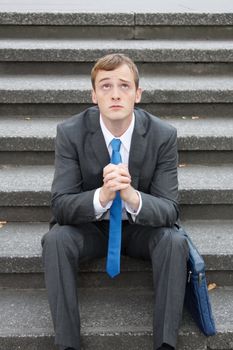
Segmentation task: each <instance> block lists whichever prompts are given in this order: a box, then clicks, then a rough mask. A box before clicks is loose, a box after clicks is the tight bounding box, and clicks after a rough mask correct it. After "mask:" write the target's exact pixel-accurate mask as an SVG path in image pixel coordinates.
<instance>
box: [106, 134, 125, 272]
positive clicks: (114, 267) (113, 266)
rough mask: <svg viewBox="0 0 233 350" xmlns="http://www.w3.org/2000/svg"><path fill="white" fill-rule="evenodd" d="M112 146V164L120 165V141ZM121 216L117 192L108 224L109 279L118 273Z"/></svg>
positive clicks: (112, 143)
mask: <svg viewBox="0 0 233 350" xmlns="http://www.w3.org/2000/svg"><path fill="white" fill-rule="evenodd" d="M111 146H112V157H111V163H112V164H119V163H121V154H120V147H121V140H119V139H113V140H112V141H111ZM121 215H122V204H121V197H120V194H119V192H117V194H116V197H115V199H114V200H113V202H112V205H111V208H110V222H109V239H108V256H107V268H106V269H107V273H108V274H109V276H110V277H115V276H116V275H118V274H119V273H120V256H121Z"/></svg>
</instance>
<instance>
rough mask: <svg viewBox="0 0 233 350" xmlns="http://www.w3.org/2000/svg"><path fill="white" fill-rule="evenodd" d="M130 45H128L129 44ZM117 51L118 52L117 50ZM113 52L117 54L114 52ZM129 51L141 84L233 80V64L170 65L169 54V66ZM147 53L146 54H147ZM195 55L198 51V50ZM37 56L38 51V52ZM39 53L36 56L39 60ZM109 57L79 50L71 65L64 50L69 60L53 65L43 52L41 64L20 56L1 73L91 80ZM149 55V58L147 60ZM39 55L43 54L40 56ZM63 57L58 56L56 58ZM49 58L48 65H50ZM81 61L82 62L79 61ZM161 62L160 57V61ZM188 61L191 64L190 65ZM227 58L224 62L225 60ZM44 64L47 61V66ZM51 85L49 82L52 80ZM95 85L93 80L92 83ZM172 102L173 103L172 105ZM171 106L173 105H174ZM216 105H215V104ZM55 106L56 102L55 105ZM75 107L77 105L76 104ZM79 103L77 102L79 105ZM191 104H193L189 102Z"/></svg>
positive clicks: (153, 54) (0, 69)
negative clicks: (164, 80) (150, 80)
mask: <svg viewBox="0 0 233 350" xmlns="http://www.w3.org/2000/svg"><path fill="white" fill-rule="evenodd" d="M126 45H127V44H126ZM2 51H3V53H5V52H6V49H4V50H2ZM114 51H115V50H114ZM114 51H113V52H114ZM127 51H129V52H128V54H129V56H132V59H133V60H134V61H135V62H136V64H137V67H138V70H139V75H140V77H141V80H142V79H143V75H149V76H152V77H154V76H161V77H162V78H163V77H164V76H165V77H167V78H169V77H173V76H177V75H178V76H179V78H181V77H187V76H188V78H190V79H192V77H197V76H199V77H200V78H202V77H203V76H206V77H207V78H210V81H211V78H213V77H222V76H226V78H229V77H232V71H233V62H228V61H227V62H224V61H223V62H222V63H221V61H220V62H219V63H218V62H214V61H213V62H212V61H211V63H208V62H206V63H205V62H204V63H202V62H198V61H197V62H196V61H194V62H192V61H190V59H188V57H187V58H186V57H184V59H185V62H182V61H179V59H178V61H174V62H172V61H171V62H169V59H171V57H172V56H171V52H170V51H168V56H167V58H168V62H166V57H161V60H160V59H158V60H157V61H156V59H157V58H156V57H157V53H156V52H155V51H153V50H150V51H148V53H147V51H146V50H145V49H144V48H143V49H142V50H141V52H139V53H138V51H134V50H132V52H131V54H130V50H125V49H124V50H123V52H124V53H125V54H127ZM145 51H146V53H145ZM194 51H195V50H194ZM36 52H37V50H36ZM36 52H35V53H34V54H33V55H34V56H35V58H36V57H38V56H37V55H36ZM107 53H109V49H108V50H106V51H104V50H103V51H100V50H98V51H97V52H95V51H94V50H93V49H91V48H90V50H88V51H87V53H85V51H83V52H82V50H81V49H80V50H79V54H77V52H75V53H74V55H75V57H71V62H69V54H68V52H66V50H64V55H65V59H61V62H59V61H58V62H49V56H48V55H46V54H45V52H44V51H41V55H42V56H43V57H39V62H36V61H35V62H23V61H22V53H20V55H19V56H20V57H19V62H17V56H16V57H14V59H13V61H16V62H1V63H0V73H1V76H2V77H8V76H9V77H11V76H12V75H17V77H22V78H27V75H29V76H30V75H36V76H37V77H40V76H43V77H46V79H48V78H50V77H53V76H54V75H55V76H58V77H63V76H72V77H74V76H75V75H76V74H77V75H86V76H87V78H88V79H89V77H90V72H91V69H92V67H93V65H94V63H95V61H96V60H97V59H98V58H100V57H101V56H103V55H105V54H107ZM146 54H147V56H146ZM229 54H231V56H232V60H233V55H232V48H231V50H230V51H229ZM38 55H40V53H39V52H38ZM57 56H58V57H60V56H59V55H58V54H57V53H56V52H55V57H56V58H57ZM225 56H226V53H225V52H224V57H225ZM46 57H47V61H48V62H46ZM79 57H80V59H79ZM0 58H1V60H2V59H3V57H1V50H0ZM32 58H33V57H29V60H32ZM158 58H159V57H158ZM178 58H180V52H179V54H178ZM187 59H188V61H187ZM222 59H223V58H221V60H222ZM43 60H45V61H44V62H43ZM48 81H49V80H48ZM89 81H90V82H91V80H90V79H89ZM171 102H172V101H171ZM171 102H170V103H171ZM213 102H214V101H213ZM52 103H54V102H52ZM57 103H59V102H57ZM74 103H75V102H74ZM76 103H77V102H76ZM187 103H191V101H190V102H187Z"/></svg>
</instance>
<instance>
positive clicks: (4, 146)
mask: <svg viewBox="0 0 233 350" xmlns="http://www.w3.org/2000/svg"><path fill="white" fill-rule="evenodd" d="M63 120H64V118H38V119H37V118H30V117H27V118H4V117H1V118H0V130H1V134H0V139H1V143H0V151H1V150H3V151H10V150H15V151H20V150H43V151H51V150H54V138H55V136H56V126H57V124H58V123H60V122H62V121H63ZM166 121H167V122H168V123H170V124H172V125H173V126H174V127H176V128H177V132H178V145H179V149H180V150H197V149H200V150H232V149H233V142H232V138H233V118H231V117H218V118H208V119H207V118H202V117H199V116H193V117H185V116H184V117H179V118H166ZM210 139H211V142H210ZM224 141H225V142H224Z"/></svg>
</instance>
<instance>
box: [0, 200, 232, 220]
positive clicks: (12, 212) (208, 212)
mask: <svg viewBox="0 0 233 350" xmlns="http://www.w3.org/2000/svg"><path fill="white" fill-rule="evenodd" d="M232 212H233V205H232V204H231V205H230V204H229V205H227V204H219V205H211V204H209V205H204V204H203V205H201V204H199V205H187V204H186V205H180V217H181V219H182V220H215V219H216V220H218V219H219V220H232ZM50 218H51V211H50V209H49V207H46V206H45V207H41V206H34V207H30V206H29V207H22V206H21V207H19V206H18V207H14V206H11V207H1V206H0V221H8V222H38V221H41V222H49V220H50Z"/></svg>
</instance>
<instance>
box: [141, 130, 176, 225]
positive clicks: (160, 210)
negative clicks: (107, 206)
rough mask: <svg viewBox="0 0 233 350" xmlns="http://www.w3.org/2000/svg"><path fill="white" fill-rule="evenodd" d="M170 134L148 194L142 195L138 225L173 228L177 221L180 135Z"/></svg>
mask: <svg viewBox="0 0 233 350" xmlns="http://www.w3.org/2000/svg"><path fill="white" fill-rule="evenodd" d="M171 130H172V131H171V132H170V133H169V136H168V137H167V139H166V140H165V141H164V142H163V144H162V145H161V146H160V149H159V152H158V160H157V164H156V168H155V171H154V173H153V176H152V181H151V184H150V187H149V188H150V190H149V193H144V192H140V193H141V198H142V208H141V211H140V212H139V214H138V216H137V217H136V221H135V223H137V224H140V225H149V226H154V227H162V226H167V227H171V226H173V225H174V224H175V222H176V220H177V219H178V215H179V208H178V179H177V163H178V155H177V131H176V129H174V128H172V129H171Z"/></svg>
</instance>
